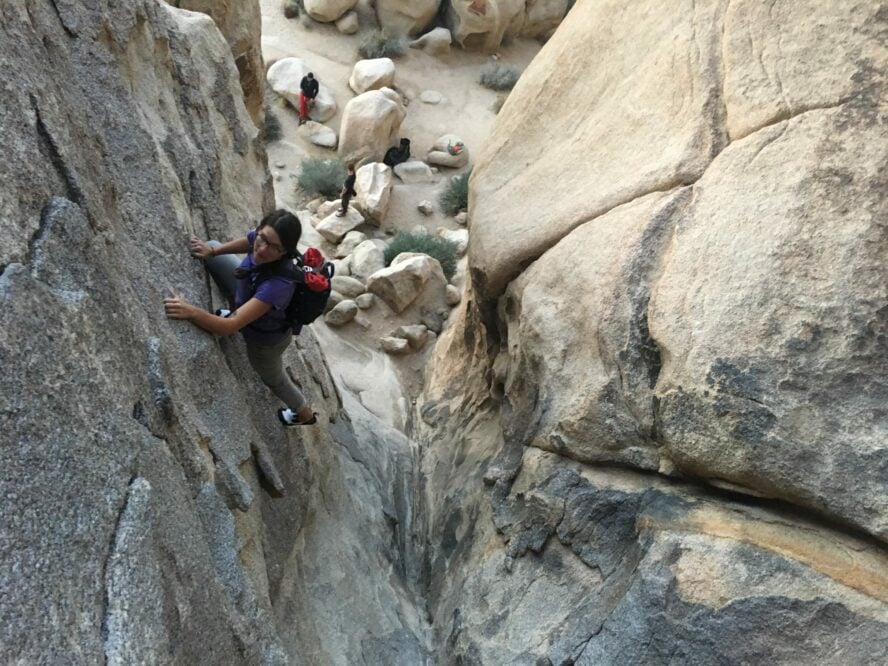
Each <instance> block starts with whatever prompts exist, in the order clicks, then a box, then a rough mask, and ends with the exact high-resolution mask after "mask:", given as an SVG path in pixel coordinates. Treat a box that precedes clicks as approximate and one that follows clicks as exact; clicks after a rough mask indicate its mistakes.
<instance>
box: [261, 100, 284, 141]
mask: <svg viewBox="0 0 888 666" xmlns="http://www.w3.org/2000/svg"><path fill="white" fill-rule="evenodd" d="M283 135H284V130H283V128H282V127H281V121H280V120H279V119H278V117H277V116H276V115H274V111H272V110H271V109H269V108H268V107H265V143H274V142H275V141H280V140H281V137H282V136H283Z"/></svg>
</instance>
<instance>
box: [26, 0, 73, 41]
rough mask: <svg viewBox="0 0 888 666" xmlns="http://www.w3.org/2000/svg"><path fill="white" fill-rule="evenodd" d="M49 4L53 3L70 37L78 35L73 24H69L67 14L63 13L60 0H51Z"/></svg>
mask: <svg viewBox="0 0 888 666" xmlns="http://www.w3.org/2000/svg"><path fill="white" fill-rule="evenodd" d="M29 4H30V3H29ZM49 4H50V5H52V8H53V10H54V11H55V13H56V16H58V17H59V23H60V24H61V25H62V28H63V29H64V31H65V32H66V33H67V35H68V37H77V33H76V32H75V31H74V29H73V28H72V27H71V26H69V25H68V22H67V21H66V20H65V15H64V14H63V13H62V10H61V9H59V3H58V0H49Z"/></svg>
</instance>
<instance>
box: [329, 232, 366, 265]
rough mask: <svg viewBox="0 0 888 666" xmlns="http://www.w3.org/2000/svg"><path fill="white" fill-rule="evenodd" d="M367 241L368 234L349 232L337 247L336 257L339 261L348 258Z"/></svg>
mask: <svg viewBox="0 0 888 666" xmlns="http://www.w3.org/2000/svg"><path fill="white" fill-rule="evenodd" d="M365 240H367V236H366V234H363V233H361V232H360V231H349V232H348V233H347V234H345V237H344V238H343V239H342V242H341V243H339V245H337V246H336V254H335V255H334V256H335V257H337V258H338V259H341V258H343V257H347V256H348V255H350V254H351V253H352V252H354V251H355V248H356V247H358V245H360V244H361V243H363V242H364V241H365Z"/></svg>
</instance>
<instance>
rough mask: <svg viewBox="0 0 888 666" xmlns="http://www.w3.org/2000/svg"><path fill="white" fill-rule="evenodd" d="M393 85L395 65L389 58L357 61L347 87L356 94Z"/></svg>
mask: <svg viewBox="0 0 888 666" xmlns="http://www.w3.org/2000/svg"><path fill="white" fill-rule="evenodd" d="M394 84H395V63H394V61H392V59H391V58H373V59H372V60H358V62H356V63H355V66H354V68H353V69H352V73H351V77H349V79H348V86H349V88H351V89H352V90H354V91H355V92H356V93H357V94H359V95H360V94H361V93H364V92H367V91H368V90H379V89H380V88H391V87H393V86H394Z"/></svg>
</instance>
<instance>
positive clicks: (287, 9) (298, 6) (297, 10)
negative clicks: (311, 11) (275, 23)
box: [284, 0, 302, 19]
mask: <svg viewBox="0 0 888 666" xmlns="http://www.w3.org/2000/svg"><path fill="white" fill-rule="evenodd" d="M301 13H302V3H301V2H300V1H299V0H284V16H286V17H287V18H288V19H291V18H296V17H298V16H299V14H301Z"/></svg>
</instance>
